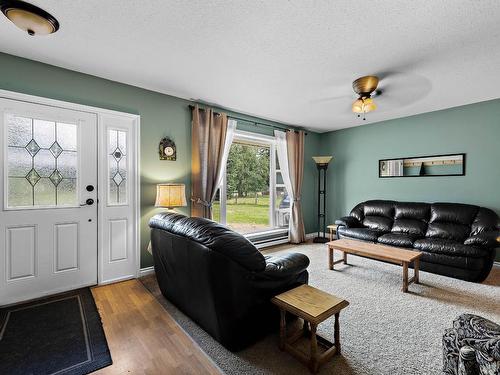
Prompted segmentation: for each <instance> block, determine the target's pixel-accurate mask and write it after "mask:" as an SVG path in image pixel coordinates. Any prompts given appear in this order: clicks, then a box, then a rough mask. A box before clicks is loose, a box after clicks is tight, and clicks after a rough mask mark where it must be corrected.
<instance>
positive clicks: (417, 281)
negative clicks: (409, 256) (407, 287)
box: [413, 258, 420, 284]
mask: <svg viewBox="0 0 500 375" xmlns="http://www.w3.org/2000/svg"><path fill="white" fill-rule="evenodd" d="M419 268H420V259H419V258H417V259H415V261H414V262H413V271H414V272H415V276H414V283H415V284H420V279H419V272H418V271H419Z"/></svg>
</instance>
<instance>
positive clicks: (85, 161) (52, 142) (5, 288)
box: [0, 99, 98, 305]
mask: <svg viewBox="0 0 500 375" xmlns="http://www.w3.org/2000/svg"><path fill="white" fill-rule="evenodd" d="M0 123H1V131H0V168H1V170H0V173H1V176H2V184H0V205H1V210H0V305H5V304H9V303H14V302H18V301H23V300H27V299H30V298H36V297H40V296H43V295H49V294H53V293H57V292H61V291H65V290H70V289H75V288H78V287H82V286H88V285H93V284H97V255H98V253H97V228H98V226H97V225H98V223H97V198H98V196H97V115H96V114H93V113H87V112H80V111H74V110H68V109H63V108H59V107H53V106H45V105H39V104H32V103H27V102H22V101H15V100H8V99H0Z"/></svg>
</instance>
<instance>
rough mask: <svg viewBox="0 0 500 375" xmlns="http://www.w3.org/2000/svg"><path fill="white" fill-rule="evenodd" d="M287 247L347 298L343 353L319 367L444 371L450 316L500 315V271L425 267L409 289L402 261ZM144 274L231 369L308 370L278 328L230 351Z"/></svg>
mask: <svg viewBox="0 0 500 375" xmlns="http://www.w3.org/2000/svg"><path fill="white" fill-rule="evenodd" d="M286 252H300V253H303V254H306V255H307V256H308V257H309V259H310V260H311V265H310V266H309V268H308V270H309V274H310V277H309V283H310V284H311V285H313V286H315V287H317V288H320V289H321V290H324V291H327V292H329V293H333V294H335V295H337V296H339V297H342V298H344V299H346V300H348V301H349V303H350V305H349V306H348V307H347V308H346V309H344V310H343V311H342V313H341V314H340V338H341V344H342V355H341V356H336V357H334V358H333V359H332V360H331V361H330V362H329V363H327V364H326V365H325V366H323V367H322V368H321V371H320V374H346V375H351V374H362V375H364V374H370V375H372V374H377V375H378V374H391V375H395V374H401V375H402V374H405V375H408V374H422V375H430V374H441V373H442V372H441V367H442V347H441V339H442V335H443V332H444V330H445V329H446V328H449V327H451V325H452V322H453V319H455V318H456V317H457V316H459V315H460V314H462V313H473V314H478V315H481V316H483V317H485V318H488V319H490V320H493V321H496V322H500V303H499V301H500V285H499V284H500V283H499V282H498V280H499V278H495V279H491V278H490V279H489V280H488V281H487V283H485V284H476V283H469V282H465V281H461V280H456V279H452V278H449V277H444V276H439V275H434V274H431V273H427V272H421V273H420V280H421V284H420V285H415V284H411V285H410V287H409V289H410V291H409V293H402V292H401V284H402V270H401V267H399V266H395V265H391V264H387V263H382V262H377V261H374V260H370V259H365V258H361V257H356V256H350V257H349V264H350V265H348V266H345V265H338V266H337V268H338V270H335V271H330V270H329V269H328V257H327V250H326V246H325V245H322V244H305V245H299V246H295V247H288V248H286V249H284V250H278V251H274V252H273V253H274V254H276V253H286ZM411 272H412V271H411V270H410V275H411ZM498 273H499V270H498V269H497V270H496V271H495V274H498ZM142 281H143V283H144V285H145V286H146V287H147V288H148V289H149V290H150V291H151V292H152V293H153V294H154V295H155V296H156V298H157V299H158V301H159V302H160V303H161V304H162V305H163V306H164V308H165V309H166V310H167V311H168V312H169V313H170V314H171V315H172V316H173V317H174V319H175V320H176V321H177V322H178V323H179V325H180V326H181V327H182V328H183V329H184V330H185V331H186V332H187V333H188V334H189V335H190V336H191V337H192V338H193V339H194V340H195V341H196V342H197V343H198V344H199V346H200V347H201V348H202V349H203V350H204V351H205V352H206V353H207V355H208V356H209V357H210V358H212V359H213V360H214V362H215V363H216V364H217V365H218V366H219V367H220V368H221V369H222V370H223V371H224V372H225V373H226V374H286V375H293V374H305V373H307V369H306V368H305V367H304V366H302V365H301V364H300V363H299V362H297V361H296V360H295V359H294V358H293V357H291V356H290V355H289V354H287V353H284V352H281V351H280V350H279V349H278V341H279V338H278V334H277V332H276V333H275V334H271V335H269V336H268V337H267V338H265V339H264V340H262V341H260V342H258V343H256V344H255V345H253V346H251V347H250V348H248V349H245V350H243V351H241V352H237V353H231V352H230V351H228V350H226V349H225V348H223V347H222V346H221V345H220V344H218V343H217V342H216V341H215V340H214V339H212V337H210V336H209V335H208V334H207V333H205V332H204V331H203V330H202V329H201V328H200V327H198V326H197V325H196V324H195V323H194V322H193V321H192V320H190V319H189V318H188V317H186V316H185V315H184V314H183V313H182V312H180V311H179V310H178V309H177V308H176V307H175V306H173V305H172V304H171V303H170V302H169V301H167V300H166V299H165V298H164V297H163V296H162V295H161V293H160V291H159V288H158V285H157V283H156V279H155V278H154V276H149V277H146V278H144V279H143V280H142ZM333 325H334V320H333V319H328V320H326V321H325V322H324V323H322V324H320V325H319V327H318V333H319V334H321V335H322V336H324V337H325V338H327V339H329V340H330V341H333ZM277 329H278V327H277Z"/></svg>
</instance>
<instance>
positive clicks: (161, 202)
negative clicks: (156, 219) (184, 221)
mask: <svg viewBox="0 0 500 375" xmlns="http://www.w3.org/2000/svg"><path fill="white" fill-rule="evenodd" d="M155 206H156V207H166V208H174V207H185V206H187V202H186V185H184V184H158V185H156V202H155Z"/></svg>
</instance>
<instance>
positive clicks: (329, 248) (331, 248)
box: [328, 246, 333, 270]
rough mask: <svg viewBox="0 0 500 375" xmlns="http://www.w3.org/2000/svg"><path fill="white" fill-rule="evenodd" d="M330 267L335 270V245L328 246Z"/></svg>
mask: <svg viewBox="0 0 500 375" xmlns="http://www.w3.org/2000/svg"><path fill="white" fill-rule="evenodd" d="M328 268H330V269H331V270H333V247H331V246H328Z"/></svg>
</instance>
